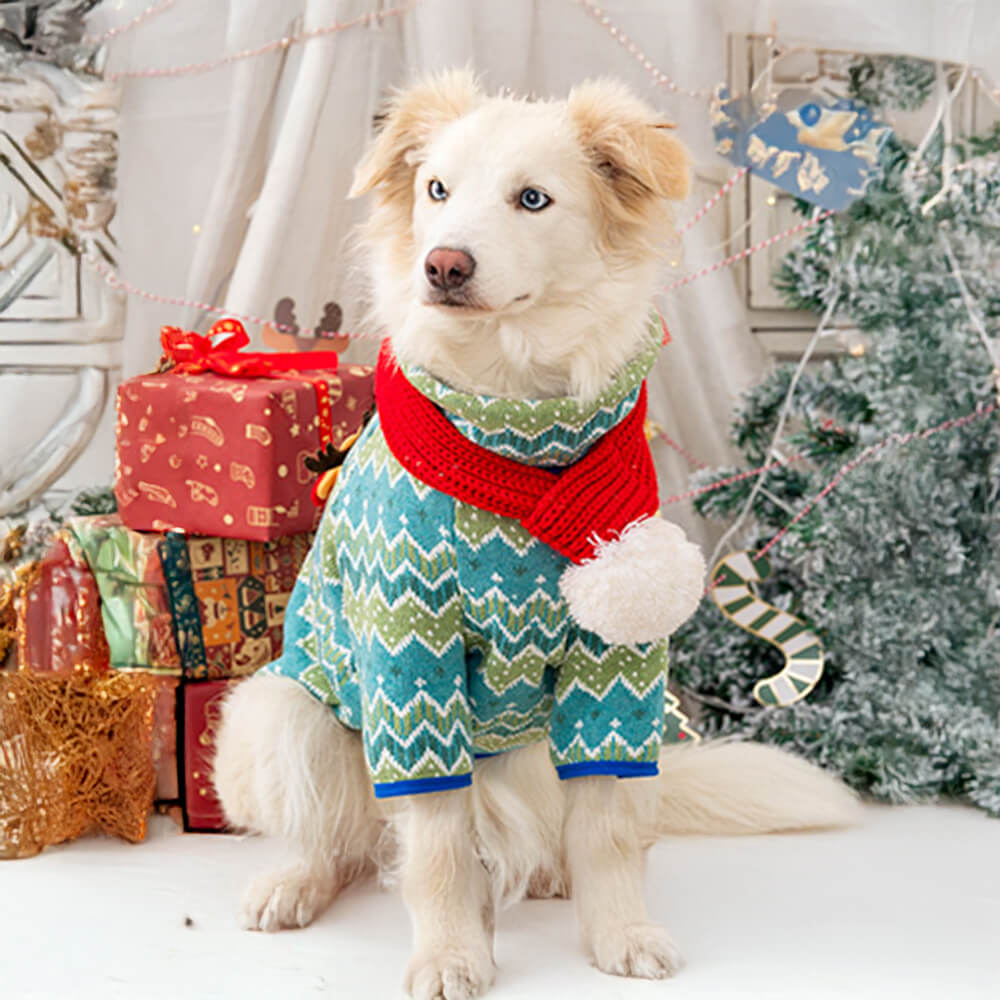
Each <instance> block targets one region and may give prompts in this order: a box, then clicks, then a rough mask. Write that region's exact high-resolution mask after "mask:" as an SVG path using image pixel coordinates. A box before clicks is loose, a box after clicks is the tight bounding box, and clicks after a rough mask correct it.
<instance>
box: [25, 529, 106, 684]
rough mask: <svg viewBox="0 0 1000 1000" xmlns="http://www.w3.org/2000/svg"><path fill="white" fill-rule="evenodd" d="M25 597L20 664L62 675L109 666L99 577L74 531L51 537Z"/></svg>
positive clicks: (98, 670)
mask: <svg viewBox="0 0 1000 1000" xmlns="http://www.w3.org/2000/svg"><path fill="white" fill-rule="evenodd" d="M21 600H22V603H21V607H20V615H19V621H18V661H19V664H20V668H21V670H25V671H28V672H30V673H34V674H52V675H58V676H63V677H66V676H70V675H72V674H87V675H91V674H103V673H106V672H107V671H108V669H109V666H110V650H109V649H108V640H107V638H106V637H105V634H104V622H103V620H102V618H101V607H100V601H101V598H100V594H99V592H98V588H97V581H96V580H95V578H94V574H93V573H92V572H91V571H90V567H89V566H88V565H87V560H86V559H85V558H84V555H83V553H82V552H81V551H80V549H79V546H78V545H76V544H75V541H74V539H73V537H72V535H70V533H69V532H60V533H59V534H57V535H56V536H55V537H54V538H53V539H52V542H51V543H50V545H49V548H48V549H47V551H46V552H45V555H44V556H43V557H42V559H41V561H40V562H39V563H38V567H37V569H36V571H35V572H34V573H33V574H32V575H31V580H30V582H29V584H28V586H27V587H26V588H25V592H24V596H23V597H22V599H21Z"/></svg>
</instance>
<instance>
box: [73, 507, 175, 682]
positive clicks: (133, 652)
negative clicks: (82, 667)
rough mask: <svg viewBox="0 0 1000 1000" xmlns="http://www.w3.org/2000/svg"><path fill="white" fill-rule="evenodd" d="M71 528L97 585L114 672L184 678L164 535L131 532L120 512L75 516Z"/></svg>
mask: <svg viewBox="0 0 1000 1000" xmlns="http://www.w3.org/2000/svg"><path fill="white" fill-rule="evenodd" d="M66 529H67V531H68V532H69V534H70V535H71V536H72V538H73V540H74V542H75V544H76V545H77V546H78V547H79V549H80V551H81V552H82V553H83V556H84V558H85V559H86V562H87V565H88V566H89V568H90V570H91V572H92V573H93V574H94V579H95V580H96V581H97V588H98V590H99V591H100V595H101V605H100V606H101V618H102V620H103V622H104V634H105V636H106V637H107V640H108V646H109V647H110V654H111V655H110V660H111V668H112V669H113V670H142V671H147V672H150V673H157V674H179V673H180V672H181V662H180V657H179V656H178V654H177V645H176V643H175V641H174V630H173V618H172V617H171V613H170V602H169V600H168V598H167V588H166V582H165V581H164V579H163V568H162V566H161V564H160V554H159V551H158V549H157V543H158V542H159V541H160V538H161V537H162V536H161V535H159V534H141V533H139V532H137V531H131V530H130V529H128V528H126V527H125V526H124V525H123V524H122V523H121V520H120V518H119V517H118V515H117V514H99V515H96V516H94V517H79V518H72V519H70V520H69V521H67V522H66Z"/></svg>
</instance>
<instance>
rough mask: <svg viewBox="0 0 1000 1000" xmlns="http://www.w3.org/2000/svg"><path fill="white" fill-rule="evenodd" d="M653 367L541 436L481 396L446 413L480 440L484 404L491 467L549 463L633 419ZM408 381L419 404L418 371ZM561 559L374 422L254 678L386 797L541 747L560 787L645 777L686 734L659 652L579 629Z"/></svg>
mask: <svg viewBox="0 0 1000 1000" xmlns="http://www.w3.org/2000/svg"><path fill="white" fill-rule="evenodd" d="M647 369H648V364H645V365H643V364H641V363H637V364H634V365H632V366H629V369H628V370H627V372H626V373H625V374H624V375H623V379H622V381H623V385H622V386H621V389H622V391H621V392H620V393H619V394H618V396H617V398H616V399H614V400H611V399H610V398H609V399H604V400H599V401H598V402H596V403H595V404H593V405H591V406H590V407H586V408H578V409H577V412H574V413H569V411H568V410H567V413H565V414H564V419H563V420H562V421H561V423H562V424H563V426H562V427H561V428H560V429H559V431H558V432H553V431H552V428H549V429H548V433H547V437H544V438H543V435H546V428H544V427H542V426H540V425H539V426H538V427H537V429H535V430H532V429H531V428H532V425H531V423H530V422H527V423H526V422H524V421H522V420H521V419H520V418H521V417H525V416H531V414H530V413H527V412H526V411H525V409H524V404H523V403H521V402H518V403H515V404H514V405H513V408H512V412H510V414H509V417H507V418H505V417H504V416H503V413H504V411H505V409H507V406H506V404H507V403H508V401H506V400H487V399H484V398H482V397H467V398H466V403H465V406H464V409H465V411H466V412H464V413H457V412H455V411H454V410H449V409H442V410H441V411H440V412H441V413H443V414H444V415H445V417H446V418H447V421H448V423H449V425H450V426H451V427H454V428H461V429H462V430H463V431H465V432H466V433H470V434H472V433H478V432H482V434H483V435H484V436H483V437H480V438H479V440H480V442H482V443H484V444H485V441H486V436H485V435H488V434H489V433H491V432H490V431H488V430H486V429H485V428H483V426H482V424H476V427H477V432H473V431H472V430H471V428H472V426H473V421H471V420H470V417H469V413H472V412H473V411H474V410H476V408H477V407H478V408H479V412H480V413H481V414H486V413H488V414H489V416H490V420H491V422H494V423H495V424H496V429H497V430H500V428H501V425H502V424H505V426H503V427H502V431H500V433H499V435H498V436H497V437H495V438H494V439H493V442H491V443H493V444H494V445H495V447H496V448H497V449H501V450H502V451H503V452H504V455H503V456H502V457H505V458H507V459H508V460H509V458H510V454H511V450H512V449H516V447H517V444H518V441H519V440H520V441H521V443H522V445H523V448H524V452H525V454H526V455H528V456H532V457H537V456H538V455H539V454H542V453H545V454H546V458H547V459H554V461H552V463H551V464H553V465H558V464H559V461H560V459H561V460H562V461H564V462H565V461H572V460H573V458H574V457H577V456H579V455H582V454H584V453H585V452H587V450H588V449H590V448H592V447H594V445H595V444H596V443H597V442H599V441H600V440H601V439H602V438H603V437H604V436H605V434H606V432H607V429H608V427H609V426H611V427H614V426H617V424H618V423H620V422H621V421H622V420H623V419H625V418H627V416H628V415H629V414H632V413H634V412H635V406H636V402H637V401H638V398H639V393H640V387H641V382H642V378H643V377H644V375H645V373H646V370H647ZM407 374H408V375H409V376H410V380H411V384H413V385H420V386H421V391H422V392H423V391H424V387H425V386H426V385H427V379H428V376H427V375H426V373H420V372H409V373H407ZM435 391H436V392H437V393H439V394H440V395H441V396H445V395H448V396H454V395H456V394H454V391H453V390H450V389H448V388H447V387H443V386H439V387H438V388H437V389H436V390H435ZM428 395H429V396H430V398H433V396H431V395H430V394H428ZM457 395H460V394H457ZM546 402H553V401H546ZM439 405H440V403H439ZM609 414H610V415H609ZM609 420H610V421H612V422H611V423H610V424H609ZM557 451H558V452H559V454H558V455H557V454H556V452H557ZM536 471H538V472H540V473H543V474H544V475H546V476H547V477H549V478H551V477H553V473H552V472H551V471H550V470H546V469H541V468H538V469H537V470H536ZM568 562H569V560H568V559H567V557H566V556H565V555H562V554H561V553H559V552H557V551H556V550H555V549H553V548H552V547H551V546H549V545H547V544H545V543H544V542H542V541H541V540H540V539H539V538H538V537H536V536H535V535H534V534H532V533H531V532H529V531H528V529H527V528H526V527H524V526H523V525H522V524H520V523H519V522H518V521H516V520H513V519H511V518H508V517H504V516H503V515H502V514H499V513H496V512H494V511H489V510H484V509H481V508H480V507H477V506H475V505H473V504H472V503H469V502H465V501H464V500H461V499H456V498H455V497H454V496H451V495H449V494H448V493H445V492H442V491H440V490H436V489H432V488H431V487H430V486H428V485H427V484H426V483H425V482H422V481H421V480H420V479H419V478H417V477H416V476H414V475H411V474H410V473H409V472H407V470H406V469H405V468H404V467H403V466H402V465H401V464H400V462H399V461H398V460H397V459H396V458H395V457H394V455H393V453H392V451H391V450H390V448H389V446H388V444H387V442H386V437H385V435H384V433H383V427H382V424H381V420H380V418H379V417H376V418H375V419H374V420H373V421H372V423H371V424H370V425H369V426H368V428H367V429H366V430H365V432H364V434H363V436H362V438H361V439H360V440H359V442H358V443H357V444H356V445H355V446H354V448H353V449H352V450H351V452H350V454H349V455H348V458H347V461H346V462H345V465H344V467H343V469H342V472H341V475H340V478H339V480H338V483H337V485H336V487H335V489H334V492H333V493H332V495H331V497H330V500H329V501H328V504H327V507H326V511H325V513H324V517H323V522H322V524H321V526H320V529H319V532H318V533H317V537H316V541H315V543H314V545H313V548H312V551H311V552H310V555H309V557H308V558H307V561H306V564H305V565H304V567H303V569H302V572H301V574H300V577H299V581H298V583H297V585H296V588H295V591H294V592H293V594H292V597H291V600H290V602H289V606H288V610H287V613H286V617H285V646H284V650H283V653H282V656H281V658H280V659H279V660H277V661H276V662H275V663H273V664H270V665H269V666H268V667H266V668H265V670H267V671H269V672H271V673H276V674H280V675H283V676H287V677H292V678H295V679H297V680H299V681H300V682H301V683H302V684H304V685H305V686H306V688H307V689H308V690H309V691H310V692H311V693H312V694H313V695H314V696H316V697H317V698H319V699H320V700H321V701H323V702H324V703H326V704H328V705H329V706H330V707H331V708H332V710H333V711H334V712H335V713H336V714H337V716H338V718H339V719H340V721H341V722H343V723H344V724H345V725H348V726H351V727H353V728H357V729H360V730H361V731H362V734H363V738H364V746H365V753H366V757H367V761H368V766H369V769H370V772H371V775H372V779H373V782H374V784H375V794H376V795H377V796H380V797H384V796H388V795H398V794H407V793H415V792H423V791H434V790H439V789H442V788H449V787H459V786H461V785H464V784H468V783H469V782H470V781H471V780H472V772H473V769H474V759H475V757H476V756H477V755H483V754H493V753H498V752H501V751H504V750H508V749H512V748H514V747H517V746H523V745H525V744H527V743H531V742H535V741H538V740H543V739H547V740H548V744H549V750H550V754H551V757H552V761H553V763H554V765H555V766H556V768H557V769H558V771H559V773H560V775H561V776H562V777H572V776H575V775H577V774H591V773H607V774H616V775H619V776H621V777H627V776H638V775H649V774H655V773H656V761H657V758H658V755H659V749H660V746H661V744H662V743H663V742H664V741H665V740H666V741H675V740H678V739H685V738H688V737H691V736H693V733H692V732H691V730H690V729H688V727H687V720H686V719H685V717H684V716H683V715H682V714H681V713H680V712H679V710H678V708H677V705H676V703H675V701H674V699H673V697H672V696H671V695H670V694H669V693H668V692H667V690H666V670H667V645H666V642H661V643H647V644H640V645H634V646H610V645H608V644H607V643H605V642H603V641H602V640H601V639H599V638H598V637H597V636H596V635H594V634H593V633H591V632H587V631H584V630H582V629H581V628H579V626H577V625H576V624H575V623H574V622H573V620H572V619H571V617H570V615H569V613H568V611H567V608H566V605H565V602H564V601H563V599H562V598H561V597H560V594H559V586H558V583H559V578H560V576H561V574H562V572H563V570H564V569H565V567H566V566H567V565H568Z"/></svg>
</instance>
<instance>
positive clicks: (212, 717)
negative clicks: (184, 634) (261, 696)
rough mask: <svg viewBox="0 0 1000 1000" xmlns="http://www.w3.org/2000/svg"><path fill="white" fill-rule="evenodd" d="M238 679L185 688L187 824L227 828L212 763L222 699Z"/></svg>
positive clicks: (185, 795)
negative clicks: (213, 776) (213, 775)
mask: <svg viewBox="0 0 1000 1000" xmlns="http://www.w3.org/2000/svg"><path fill="white" fill-rule="evenodd" d="M238 683H239V681H238V680H220V681H196V682H194V683H190V684H185V685H184V687H183V688H182V700H183V712H184V720H183V727H184V729H183V731H184V771H183V773H184V827H185V829H187V830H203V831H208V830H223V829H225V826H226V817H225V815H224V814H223V811H222V805H221V803H220V802H219V797H218V796H217V795H216V794H215V785H214V784H213V781H212V767H213V764H214V760H215V741H216V738H217V736H218V731H219V724H220V722H221V720H222V702H223V700H224V699H225V697H226V695H227V694H228V693H229V691H230V690H231V688H232V686H233V684H238Z"/></svg>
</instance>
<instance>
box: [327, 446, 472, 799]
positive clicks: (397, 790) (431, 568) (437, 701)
mask: <svg viewBox="0 0 1000 1000" xmlns="http://www.w3.org/2000/svg"><path fill="white" fill-rule="evenodd" d="M368 461H369V462H370V463H371V464H370V466H369V467H368V470H367V471H368V476H369V482H368V483H366V487H367V489H366V490H365V493H364V495H359V496H357V497H356V498H354V497H352V498H350V499H349V501H348V504H349V505H350V504H351V502H352V501H353V504H354V505H353V506H350V508H349V509H350V511H351V514H352V516H351V522H352V523H351V524H350V525H349V530H347V531H345V532H344V533H343V535H342V538H341V540H340V542H341V546H340V548H339V550H338V554H337V558H338V561H339V563H340V565H341V568H342V574H341V576H342V580H343V612H344V615H345V616H346V618H347V620H348V622H349V624H350V629H351V632H352V633H353V636H354V647H355V658H356V661H357V665H358V674H359V682H360V687H361V692H360V694H361V715H362V726H361V728H362V734H363V737H364V746H365V756H366V758H367V761H368V768H369V771H370V772H371V776H372V782H373V784H374V786H375V795H376V797H377V798H386V797H390V796H394V795H409V794H414V793H418V792H434V791H440V790H443V789H447V788H460V787H462V786H464V785H468V784H470V783H471V781H472V766H473V755H472V739H471V733H472V724H471V718H470V709H469V699H468V692H467V677H466V660H465V645H464V638H463V630H462V601H461V596H460V594H459V590H458V575H457V568H456V564H455V547H454V541H453V522H454V509H453V501H452V499H451V498H450V497H448V496H446V495H445V494H443V493H440V492H437V491H435V490H431V489H429V488H428V487H426V486H424V485H423V484H421V483H419V482H418V481H417V480H415V479H413V477H411V476H410V475H409V474H408V473H406V472H405V471H404V470H403V469H402V468H401V466H399V464H398V463H397V462H396V460H395V459H394V458H393V457H392V456H391V455H390V454H389V452H388V449H387V448H385V445H384V442H382V441H381V440H380V441H378V442H376V447H374V448H373V452H372V454H371V456H370V457H369V458H368Z"/></svg>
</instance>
